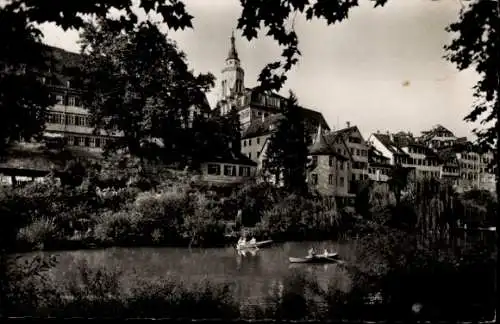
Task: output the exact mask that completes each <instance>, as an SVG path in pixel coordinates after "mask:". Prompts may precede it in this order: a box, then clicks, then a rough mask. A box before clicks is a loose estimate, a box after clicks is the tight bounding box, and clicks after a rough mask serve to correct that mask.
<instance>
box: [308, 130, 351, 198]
mask: <svg viewBox="0 0 500 324" xmlns="http://www.w3.org/2000/svg"><path fill="white" fill-rule="evenodd" d="M309 160H310V162H309V164H308V167H307V183H308V187H309V188H310V189H311V190H312V191H316V192H318V193H319V194H321V195H324V196H332V197H345V198H347V197H349V175H350V170H349V164H348V161H349V159H348V158H347V157H345V156H344V155H341V154H339V153H338V152H337V151H336V149H335V148H334V147H332V146H331V145H329V144H328V142H327V141H326V139H325V135H324V134H323V131H322V129H321V127H318V131H317V134H316V137H315V139H314V143H313V144H312V145H311V146H310V147H309Z"/></svg>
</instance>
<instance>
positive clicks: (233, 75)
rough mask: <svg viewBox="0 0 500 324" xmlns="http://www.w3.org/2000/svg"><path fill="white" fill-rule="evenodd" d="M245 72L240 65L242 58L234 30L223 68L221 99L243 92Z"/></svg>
mask: <svg viewBox="0 0 500 324" xmlns="http://www.w3.org/2000/svg"><path fill="white" fill-rule="evenodd" d="M244 78H245V72H244V71H243V69H242V68H241V66H240V59H239V57H238V52H237V51H236V46H235V39H234V31H233V33H232V35H231V48H230V49H229V53H228V55H227V58H226V64H225V67H224V69H222V78H221V80H222V81H221V99H222V100H228V99H230V98H234V97H237V96H238V95H241V94H243V92H244V91H243V90H244V82H243V81H244Z"/></svg>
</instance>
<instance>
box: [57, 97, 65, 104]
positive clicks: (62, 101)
mask: <svg viewBox="0 0 500 324" xmlns="http://www.w3.org/2000/svg"><path fill="white" fill-rule="evenodd" d="M56 104H58V105H64V97H63V96H62V95H56Z"/></svg>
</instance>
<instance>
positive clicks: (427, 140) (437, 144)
mask: <svg viewBox="0 0 500 324" xmlns="http://www.w3.org/2000/svg"><path fill="white" fill-rule="evenodd" d="M418 141H419V142H421V143H422V144H424V145H426V146H427V147H430V148H432V149H440V148H445V147H451V146H453V145H454V144H455V143H456V141H457V137H456V136H455V134H453V133H452V132H451V131H450V130H449V129H447V128H445V127H444V126H442V125H439V124H438V125H436V126H434V127H433V128H432V129H431V130H429V131H423V132H422V136H420V138H418Z"/></svg>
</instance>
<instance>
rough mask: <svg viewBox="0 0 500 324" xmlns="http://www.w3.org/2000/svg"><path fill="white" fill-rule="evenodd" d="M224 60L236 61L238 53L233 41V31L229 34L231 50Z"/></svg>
mask: <svg viewBox="0 0 500 324" xmlns="http://www.w3.org/2000/svg"><path fill="white" fill-rule="evenodd" d="M226 60H238V61H239V58H238V52H237V51H236V45H235V39H234V30H233V32H232V34H231V49H230V50H229V54H228V55H227V59H226Z"/></svg>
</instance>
